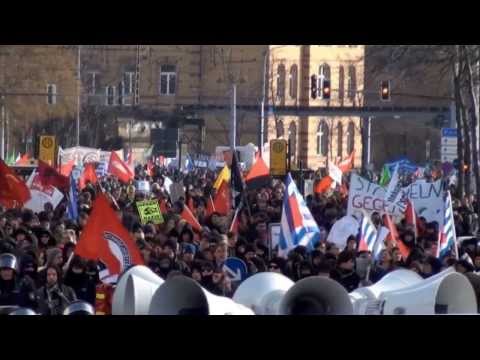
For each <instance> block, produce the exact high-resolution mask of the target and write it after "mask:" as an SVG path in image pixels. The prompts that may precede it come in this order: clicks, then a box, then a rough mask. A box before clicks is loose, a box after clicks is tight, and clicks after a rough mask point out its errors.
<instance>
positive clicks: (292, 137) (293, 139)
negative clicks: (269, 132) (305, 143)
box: [288, 122, 297, 158]
mask: <svg viewBox="0 0 480 360" xmlns="http://www.w3.org/2000/svg"><path fill="white" fill-rule="evenodd" d="M288 141H289V142H290V152H291V156H292V158H295V155H296V154H297V125H296V124H295V123H294V122H292V123H290V126H289V127H288Z"/></svg>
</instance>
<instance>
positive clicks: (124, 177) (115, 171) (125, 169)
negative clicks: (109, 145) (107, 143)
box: [108, 151, 135, 183]
mask: <svg viewBox="0 0 480 360" xmlns="http://www.w3.org/2000/svg"><path fill="white" fill-rule="evenodd" d="M108 172H109V173H110V174H112V175H113V176H116V177H117V178H118V179H119V180H120V181H122V182H124V183H128V182H129V181H130V180H133V178H134V177H135V173H134V172H133V171H132V169H130V167H129V166H128V165H127V164H125V163H124V162H123V161H122V160H121V159H120V158H119V157H118V155H117V153H116V152H115V151H112V155H111V156H110V163H109V164H108Z"/></svg>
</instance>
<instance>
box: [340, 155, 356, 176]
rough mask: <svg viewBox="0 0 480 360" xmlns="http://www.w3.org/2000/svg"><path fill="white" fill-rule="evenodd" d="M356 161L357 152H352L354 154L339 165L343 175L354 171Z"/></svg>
mask: <svg viewBox="0 0 480 360" xmlns="http://www.w3.org/2000/svg"><path fill="white" fill-rule="evenodd" d="M354 160H355V150H353V151H352V153H351V154H350V156H349V157H348V158H347V159H345V160H343V161H341V162H340V163H339V164H338V168H339V169H340V170H342V173H343V174H346V173H348V172H349V171H350V170H352V169H353V164H354Z"/></svg>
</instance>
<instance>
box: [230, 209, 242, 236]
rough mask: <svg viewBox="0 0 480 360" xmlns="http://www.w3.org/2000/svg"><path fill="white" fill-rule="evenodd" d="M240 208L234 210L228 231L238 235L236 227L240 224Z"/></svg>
mask: <svg viewBox="0 0 480 360" xmlns="http://www.w3.org/2000/svg"><path fill="white" fill-rule="evenodd" d="M239 215H240V208H238V209H237V210H236V211H235V216H234V217H233V220H232V225H230V230H229V231H230V232H231V233H234V234H237V235H238V227H239V224H240V216H239Z"/></svg>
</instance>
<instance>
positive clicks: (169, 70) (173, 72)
mask: <svg viewBox="0 0 480 360" xmlns="http://www.w3.org/2000/svg"><path fill="white" fill-rule="evenodd" d="M176 90H177V67H176V66H175V65H162V67H161V68H160V95H168V96H171V95H175V92H176Z"/></svg>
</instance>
